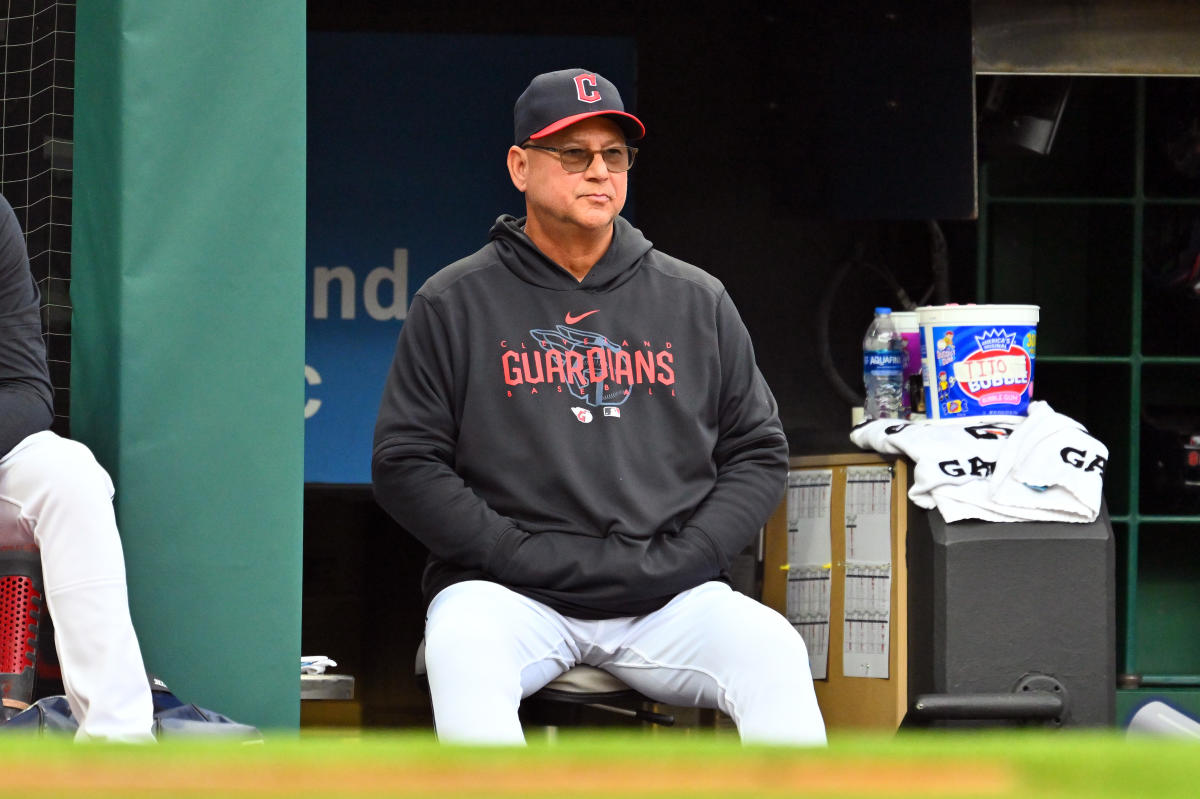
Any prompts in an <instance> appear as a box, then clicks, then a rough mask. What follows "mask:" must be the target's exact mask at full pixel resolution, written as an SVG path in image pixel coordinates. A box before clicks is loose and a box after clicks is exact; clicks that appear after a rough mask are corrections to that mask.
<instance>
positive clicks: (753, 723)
mask: <svg viewBox="0 0 1200 799" xmlns="http://www.w3.org/2000/svg"><path fill="white" fill-rule="evenodd" d="M629 622H630V623H629V625H628V628H627V629H626V630H624V631H620V632H618V633H617V635H613V636H608V635H606V636H603V637H601V638H600V644H601V645H602V646H604V647H605V648H608V649H609V651H610V652H611V653H612V654H611V655H609V656H608V657H607V658H604V659H597V658H596V657H595V656H593V658H592V660H593V661H594V663H595V665H597V666H600V667H601V668H603V669H605V670H606V671H609V672H611V673H612V674H614V675H616V676H617V677H619V678H620V679H621V680H622V681H624V682H625V684H626V685H628V686H630V687H631V688H634V689H636V690H638V691H640V692H641V693H643V694H645V695H646V696H647V697H649V698H651V699H654V700H655V701H658V702H663V703H665V704H670V705H683V706H688V707H704V708H714V707H715V708H718V709H719V710H721V711H722V712H723V713H726V714H728V715H729V716H730V717H731V718H732V719H733V721H734V723H735V724H737V729H738V734H739V735H740V736H741V739H742V742H743V743H747V744H771V745H785V746H821V745H824V744H825V742H826V739H825V722H824V719H823V718H822V717H821V709H820V707H819V706H818V705H817V695H816V691H814V690H813V681H812V672H811V671H810V670H809V667H808V650H807V648H806V647H805V646H804V639H803V638H801V637H800V634H799V633H798V632H796V630H795V628H793V627H792V625H791V624H789V623H788V621H787V619H785V618H784V617H783V616H781V615H779V613H777V612H776V611H774V610H772V609H771V608H769V607H767V606H766V605H763V604H762V603H760V602H756V601H755V600H753V599H751V598H750V597H748V596H746V595H745V594H741V593H738V592H737V591H734V590H733V589H732V588H730V587H729V585H727V584H726V583H723V582H717V581H714V582H709V583H704V584H703V585H699V586H696V587H695V588H693V589H691V590H689V591H684V592H683V593H681V594H679V595H678V596H676V597H675V598H674V599H672V600H671V601H670V602H669V603H668V604H667V605H666V606H665V607H663V608H662V609H661V610H658V611H655V612H654V613H650V614H647V615H646V616H641V617H639V618H636V619H631V620H629Z"/></svg>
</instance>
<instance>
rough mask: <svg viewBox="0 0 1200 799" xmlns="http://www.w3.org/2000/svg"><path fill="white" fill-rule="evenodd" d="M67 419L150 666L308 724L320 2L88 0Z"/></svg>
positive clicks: (250, 718)
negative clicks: (306, 491) (310, 22)
mask: <svg viewBox="0 0 1200 799" xmlns="http://www.w3.org/2000/svg"><path fill="white" fill-rule="evenodd" d="M76 58H77V61H76V98H75V111H76V125H75V132H76V139H75V197H74V228H73V238H72V245H73V250H74V275H73V279H74V284H73V287H72V294H73V300H74V304H75V319H74V331H75V337H74V349H73V358H72V386H73V397H72V400H73V401H72V426H73V432H74V434H75V436H76V437H77V438H79V439H80V440H82V441H84V442H85V443H87V444H89V445H90V446H91V447H92V448H93V450H94V451H95V452H96V455H97V457H98V458H99V459H100V461H101V462H102V463H103V464H104V465H105V466H107V467H108V469H109V471H110V472H111V473H112V475H113V478H114V480H115V481H116V484H117V497H116V502H117V513H118V519H119V522H120V524H121V535H122V540H123V542H124V547H125V557H126V566H127V570H128V573H129V585H130V599H131V604H132V608H133V617H134V622H135V624H136V626H137V629H138V634H139V638H140V639H141V643H142V649H143V654H144V655H145V659H146V665H147V668H149V669H150V670H151V671H153V672H155V673H156V674H158V675H160V676H161V677H162V678H163V679H164V680H166V682H167V683H168V684H169V685H170V686H171V688H172V689H174V690H175V692H176V693H177V694H178V695H179V696H181V697H182V698H184V699H185V700H186V701H193V702H195V703H197V704H200V705H203V706H207V707H210V708H212V709H214V710H218V711H220V712H223V713H226V714H228V715H230V716H232V717H233V718H234V719H236V720H238V721H242V722H246V723H250V724H255V725H258V726H260V727H264V728H268V727H269V728H295V727H297V726H298V724H299V664H298V659H299V654H300V652H299V648H300V606H301V563H302V514H303V510H302V508H303V505H302V502H303V499H302V490H303V479H304V478H303V447H304V443H303V433H304V429H303V424H304V418H303V404H304V395H303V383H302V380H301V375H302V373H303V365H304V246H305V245H304V226H305V9H304V5H303V3H302V2H300V0H255V2H252V3H247V2H242V1H241V0H169V1H166V0H89V2H87V3H81V4H80V6H79V8H78V25H77V42H76Z"/></svg>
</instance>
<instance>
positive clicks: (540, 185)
mask: <svg viewBox="0 0 1200 799" xmlns="http://www.w3.org/2000/svg"><path fill="white" fill-rule="evenodd" d="M534 144H538V145H541V146H544V147H557V148H561V149H566V148H571V147H579V148H582V149H585V150H592V151H599V150H602V149H604V148H605V147H612V146H614V145H616V146H620V145H624V144H625V137H624V135H623V134H622V133H621V129H620V128H619V127H618V126H617V124H616V123H615V122H613V121H611V120H609V119H605V118H604V117H592V118H590V119H585V120H583V121H582V122H576V123H575V124H574V125H571V126H570V127H567V128H564V129H563V130H560V131H558V132H557V133H554V134H552V135H550V136H546V137H545V138H542V139H538V140H536V141H535V142H534ZM522 152H523V153H524V154H525V168H524V173H523V176H522V177H523V180H524V184H525V185H524V187H523V188H522V186H521V184H520V181H519V178H518V176H517V175H515V174H514V176H513V182H514V183H516V184H517V188H518V189H521V190H522V191H524V192H525V204H526V208H527V210H528V212H529V215H530V216H536V217H537V219H538V220H539V222H541V223H542V225H543V227H546V228H550V227H555V228H559V229H561V228H562V227H563V226H573V227H576V228H581V229H584V230H603V229H605V228H607V227H609V226H610V225H612V223H613V219H615V218H616V216H617V214H619V213H620V212H621V209H622V208H623V207H624V206H625V192H626V189H627V187H628V183H629V173H628V172H610V171H608V167H606V166H605V165H604V159H603V158H600V157H599V155H596V156H595V157H593V158H592V163H591V164H590V165H589V166H588V168H587V169H586V170H584V171H583V172H575V173H570V172H567V171H566V170H565V169H563V168H562V164H561V163H559V160H558V155H556V154H555V153H549V152H546V151H545V150H535V149H526V150H523V151H522Z"/></svg>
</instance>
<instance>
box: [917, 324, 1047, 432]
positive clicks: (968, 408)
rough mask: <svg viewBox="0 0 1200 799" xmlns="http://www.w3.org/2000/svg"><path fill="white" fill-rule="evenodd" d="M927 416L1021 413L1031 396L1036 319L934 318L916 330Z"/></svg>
mask: <svg viewBox="0 0 1200 799" xmlns="http://www.w3.org/2000/svg"><path fill="white" fill-rule="evenodd" d="M921 334H922V335H921V350H922V363H923V366H924V368H925V370H926V373H925V392H926V396H925V401H926V408H927V413H928V415H929V417H930V418H934V419H948V418H955V417H962V416H998V415H1006V416H1024V415H1025V414H1026V412H1027V410H1028V408H1029V400H1030V398H1031V397H1032V396H1033V368H1034V363H1035V359H1036V350H1037V325H1036V324H1019V323H1017V324H1008V323H1000V324H996V323H989V324H978V325H972V324H966V325H964V324H958V325H952V324H939V323H937V322H934V323H932V324H930V325H928V326H925V327H922V330H921Z"/></svg>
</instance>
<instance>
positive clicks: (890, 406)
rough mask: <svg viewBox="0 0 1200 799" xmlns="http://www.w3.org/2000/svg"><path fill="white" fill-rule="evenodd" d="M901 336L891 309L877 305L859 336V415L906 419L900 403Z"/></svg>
mask: <svg viewBox="0 0 1200 799" xmlns="http://www.w3.org/2000/svg"><path fill="white" fill-rule="evenodd" d="M903 374H904V340H903V339H902V338H900V334H899V333H897V332H896V325H895V324H894V323H893V322H892V309H891V308H886V307H882V306H881V307H879V308H876V309H875V317H874V319H872V320H871V325H870V327H868V328H867V333H866V335H865V336H863V388H865V389H866V398H865V400H864V401H863V417H864V418H866V419H906V418H908V408H907V406H906V405H905V404H904V385H903V381H902V379H901V378H902V376H903Z"/></svg>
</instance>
